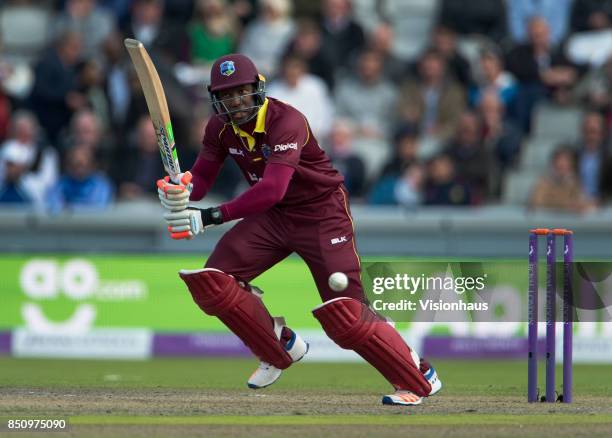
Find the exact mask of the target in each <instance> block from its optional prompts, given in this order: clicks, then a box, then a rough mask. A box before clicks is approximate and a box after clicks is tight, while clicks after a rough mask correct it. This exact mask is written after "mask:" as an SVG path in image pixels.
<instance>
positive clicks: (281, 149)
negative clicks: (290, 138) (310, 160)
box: [274, 143, 297, 152]
mask: <svg viewBox="0 0 612 438" xmlns="http://www.w3.org/2000/svg"><path fill="white" fill-rule="evenodd" d="M288 149H295V150H296V151H297V143H284V144H277V145H276V146H274V152H285V151H286V150H288Z"/></svg>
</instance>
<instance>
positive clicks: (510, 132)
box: [478, 90, 522, 193]
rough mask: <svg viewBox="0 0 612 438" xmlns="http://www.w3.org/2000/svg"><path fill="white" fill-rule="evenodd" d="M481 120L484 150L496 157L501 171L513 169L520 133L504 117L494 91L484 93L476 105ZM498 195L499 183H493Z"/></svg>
mask: <svg viewBox="0 0 612 438" xmlns="http://www.w3.org/2000/svg"><path fill="white" fill-rule="evenodd" d="M478 112H479V116H480V119H481V120H482V137H483V142H484V145H485V149H487V150H489V151H491V152H492V153H493V154H495V156H496V157H497V163H498V165H499V166H500V168H501V170H505V169H507V168H509V167H514V166H516V164H517V161H518V158H519V154H520V151H521V142H522V132H521V130H520V129H519V127H518V126H517V125H516V124H515V123H514V122H513V121H512V120H510V119H508V118H506V117H504V105H503V103H502V101H501V100H500V98H499V94H498V93H497V92H495V91H494V90H488V91H485V92H484V94H483V95H482V98H481V99H480V104H479V105H478ZM493 183H494V186H495V187H497V190H495V193H499V190H498V189H499V187H498V184H499V181H493Z"/></svg>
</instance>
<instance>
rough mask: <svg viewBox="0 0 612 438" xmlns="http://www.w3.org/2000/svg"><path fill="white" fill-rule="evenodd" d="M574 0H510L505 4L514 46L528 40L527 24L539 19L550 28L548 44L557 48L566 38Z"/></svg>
mask: <svg viewBox="0 0 612 438" xmlns="http://www.w3.org/2000/svg"><path fill="white" fill-rule="evenodd" d="M573 1H574V0H511V1H509V2H507V8H508V20H509V22H508V24H509V27H510V37H511V39H512V41H513V42H514V43H515V44H525V43H527V42H528V41H529V39H530V33H531V32H530V30H529V23H530V21H531V20H532V19H533V18H534V17H541V19H542V20H544V21H545V22H546V23H548V25H549V26H550V43H551V45H553V46H557V45H559V44H561V43H562V42H563V40H564V39H565V37H566V36H567V33H568V29H569V23H570V8H571V7H572V2H573Z"/></svg>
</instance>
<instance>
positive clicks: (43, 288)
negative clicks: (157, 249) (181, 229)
mask: <svg viewBox="0 0 612 438" xmlns="http://www.w3.org/2000/svg"><path fill="white" fill-rule="evenodd" d="M19 284H20V286H21V290H22V291H23V293H24V294H25V295H26V296H27V297H28V298H29V300H30V301H28V302H25V303H24V304H23V305H22V308H21V314H22V317H23V320H24V322H25V325H26V327H27V328H28V329H30V330H32V331H35V332H40V333H58V334H59V333H61V334H78V333H84V332H86V331H88V330H89V329H90V328H92V327H93V325H94V323H95V320H96V316H97V313H98V308H97V304H100V303H104V302H117V301H121V302H124V301H136V300H143V299H145V298H146V296H147V294H148V291H147V286H146V284H144V283H143V282H142V281H140V280H103V279H101V278H100V275H99V272H98V270H97V268H96V266H95V265H94V264H93V263H92V262H90V261H89V260H85V259H70V260H67V261H65V262H63V263H60V262H58V261H56V260H53V259H34V260H30V261H29V262H27V263H26V264H25V265H24V266H23V268H22V270H21V272H20V274H19ZM62 294H63V295H64V296H65V297H66V298H68V299H70V300H71V301H75V302H76V303H77V304H76V306H75V309H74V311H73V312H72V315H71V316H70V317H68V318H67V319H66V320H64V321H61V322H56V321H51V320H50V319H48V318H47V316H46V315H45V312H44V303H45V302H48V301H51V300H55V299H58V298H60V296H61V295H62ZM85 301H87V302H85Z"/></svg>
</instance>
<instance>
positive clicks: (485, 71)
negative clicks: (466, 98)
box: [470, 47, 517, 108]
mask: <svg viewBox="0 0 612 438" xmlns="http://www.w3.org/2000/svg"><path fill="white" fill-rule="evenodd" d="M479 67H480V68H479V69H478V70H477V71H476V72H475V75H474V76H475V78H474V83H475V85H474V86H473V87H472V88H471V90H470V104H471V105H472V106H473V107H476V106H478V105H479V104H480V99H482V95H483V94H484V93H485V92H486V91H488V90H492V91H495V92H497V94H498V96H499V99H500V100H501V102H502V104H503V105H504V107H505V108H512V105H513V103H514V98H515V96H516V91H517V84H516V80H515V79H514V77H513V76H512V74H511V73H509V72H507V71H505V70H504V61H503V57H502V54H501V53H500V52H499V51H498V50H497V49H496V48H495V47H489V48H486V49H484V50H483V51H482V52H481V53H480V65H479Z"/></svg>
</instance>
